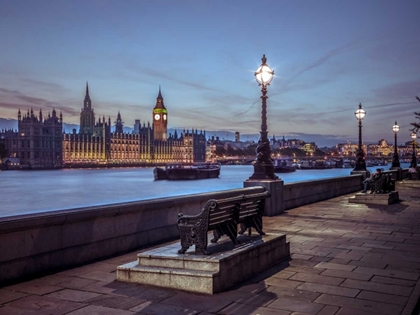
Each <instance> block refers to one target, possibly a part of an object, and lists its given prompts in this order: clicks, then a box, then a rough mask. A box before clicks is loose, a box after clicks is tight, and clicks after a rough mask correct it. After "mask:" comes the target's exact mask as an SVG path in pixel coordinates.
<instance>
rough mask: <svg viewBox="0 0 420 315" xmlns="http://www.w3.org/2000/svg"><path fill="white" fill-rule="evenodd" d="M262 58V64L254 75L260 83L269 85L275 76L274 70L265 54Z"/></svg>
mask: <svg viewBox="0 0 420 315" xmlns="http://www.w3.org/2000/svg"><path fill="white" fill-rule="evenodd" d="M261 60H262V64H261V66H260V67H259V68H258V69H257V71H255V73H254V75H255V79H256V80H257V82H258V84H259V85H263V86H266V85H269V84H270V82H271V81H272V80H273V77H274V70H272V69H271V68H270V67H269V66H268V65H267V63H266V62H267V58H265V55H263V58H262V59H261Z"/></svg>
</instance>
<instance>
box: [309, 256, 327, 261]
mask: <svg viewBox="0 0 420 315" xmlns="http://www.w3.org/2000/svg"><path fill="white" fill-rule="evenodd" d="M310 260H312V261H325V262H327V261H330V260H331V258H330V257H324V256H313V257H312V258H311V259H310Z"/></svg>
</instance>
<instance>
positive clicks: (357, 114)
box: [354, 104, 366, 120]
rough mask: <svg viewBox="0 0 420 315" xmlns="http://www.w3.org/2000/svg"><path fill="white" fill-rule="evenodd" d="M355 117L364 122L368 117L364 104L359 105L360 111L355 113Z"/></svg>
mask: <svg viewBox="0 0 420 315" xmlns="http://www.w3.org/2000/svg"><path fill="white" fill-rule="evenodd" d="M354 116H356V119H357V120H363V118H364V117H365V116H366V112H365V110H364V109H362V104H359V109H358V110H356V111H355V112H354Z"/></svg>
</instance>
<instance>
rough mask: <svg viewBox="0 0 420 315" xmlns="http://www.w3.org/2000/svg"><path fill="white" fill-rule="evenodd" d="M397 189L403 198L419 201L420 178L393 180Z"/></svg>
mask: <svg viewBox="0 0 420 315" xmlns="http://www.w3.org/2000/svg"><path fill="white" fill-rule="evenodd" d="M395 189H397V190H398V191H399V192H400V194H401V198H402V199H403V200H413V201H415V200H417V201H420V180H413V179H404V180H401V181H396V182H395Z"/></svg>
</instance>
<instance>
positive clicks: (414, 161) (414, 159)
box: [410, 132, 417, 167]
mask: <svg viewBox="0 0 420 315" xmlns="http://www.w3.org/2000/svg"><path fill="white" fill-rule="evenodd" d="M410 136H411V139H413V155H412V157H411V164H410V167H417V155H416V138H417V134H416V133H415V132H412V133H411V135H410Z"/></svg>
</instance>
